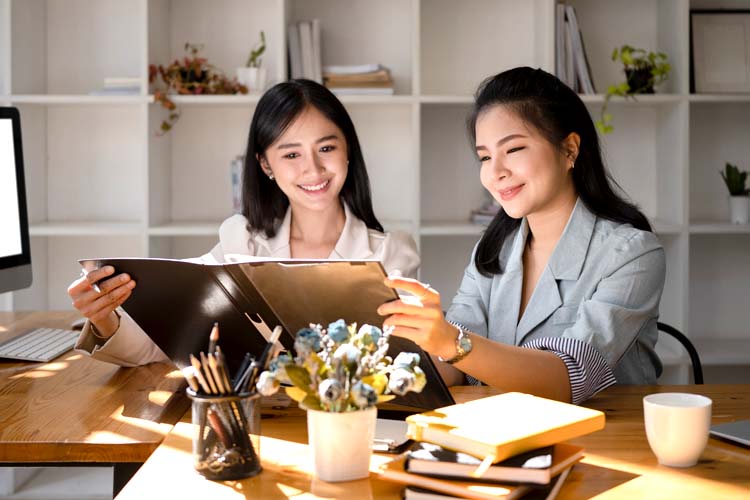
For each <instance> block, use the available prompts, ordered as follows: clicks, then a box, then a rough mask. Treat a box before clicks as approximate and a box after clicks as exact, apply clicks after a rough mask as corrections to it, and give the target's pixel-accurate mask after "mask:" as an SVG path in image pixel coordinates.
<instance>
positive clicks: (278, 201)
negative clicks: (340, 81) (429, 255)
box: [242, 80, 383, 238]
mask: <svg viewBox="0 0 750 500" xmlns="http://www.w3.org/2000/svg"><path fill="white" fill-rule="evenodd" d="M309 107H314V108H315V109H317V110H318V111H320V112H321V113H322V114H323V115H324V116H325V117H326V118H328V119H329V120H331V121H332V122H333V123H334V124H335V125H336V126H337V127H338V128H339V129H340V130H341V132H342V133H343V134H344V139H345V140H346V145H347V151H348V158H347V159H348V160H349V168H348V173H347V175H346V180H345V181H344V185H343V187H342V188H341V193H339V196H340V198H341V199H342V200H343V201H344V202H346V204H347V205H348V206H349V208H350V209H351V211H352V213H353V214H354V215H355V216H357V217H358V218H359V219H360V220H362V222H364V223H365V225H366V226H367V227H368V228H370V229H376V230H378V231H380V232H383V226H382V225H381V224H380V222H378V219H377V218H376V217H375V212H374V211H373V209H372V196H371V194H370V179H369V177H368V176H367V168H366V167H365V160H364V158H363V157H362V149H361V148H360V145H359V139H357V132H356V131H355V129H354V123H352V120H351V118H350V117H349V114H348V113H347V112H346V109H345V108H344V105H343V104H341V101H339V100H338V99H337V98H336V96H335V95H333V93H331V91H330V90H328V89H327V88H325V87H324V86H323V85H320V84H319V83H316V82H313V81H311V80H290V81H287V82H282V83H279V84H276V85H274V86H273V87H271V88H270V89H268V91H266V93H265V94H263V96H262V97H261V98H260V100H259V101H258V105H257V106H256V108H255V113H254V114H253V119H252V122H251V124H250V132H249V134H248V138H247V151H246V152H245V168H244V176H243V181H242V215H244V216H245V217H246V218H247V229H248V231H250V232H261V231H262V232H263V233H265V235H266V236H267V237H269V238H271V237H273V236H274V235H275V234H276V231H277V229H278V225H279V224H280V222H281V220H282V219H283V218H284V215H285V214H286V210H287V208H288V207H289V199H288V198H287V197H286V195H285V194H284V192H283V191H281V189H279V186H278V185H277V184H276V183H275V182H273V181H272V180H271V179H269V178H268V176H266V175H265V173H264V172H263V170H262V169H261V165H260V161H258V157H262V156H263V155H264V154H265V152H266V150H267V149H268V147H269V146H270V145H271V144H273V143H274V142H275V141H276V140H277V139H278V138H279V136H281V134H283V133H284V131H285V130H286V129H287V127H289V125H290V124H291V123H292V122H293V121H294V120H295V119H296V118H297V117H298V116H299V115H301V114H302V113H303V112H304V111H305V110H306V109H307V108H309Z"/></svg>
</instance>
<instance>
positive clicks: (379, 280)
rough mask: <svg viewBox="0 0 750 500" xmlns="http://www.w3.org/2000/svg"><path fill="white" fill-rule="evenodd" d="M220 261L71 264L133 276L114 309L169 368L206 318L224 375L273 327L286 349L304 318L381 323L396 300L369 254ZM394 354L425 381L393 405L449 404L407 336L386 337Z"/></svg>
mask: <svg viewBox="0 0 750 500" xmlns="http://www.w3.org/2000/svg"><path fill="white" fill-rule="evenodd" d="M227 258H228V260H230V262H226V263H204V262H201V261H195V260H193V261H188V260H173V259H156V258H112V259H108V258H107V259H105V258H99V259H82V260H80V261H79V263H80V264H81V266H82V267H83V268H84V270H85V271H91V270H93V269H96V268H100V267H102V266H105V265H110V266H112V267H114V268H115V271H116V272H117V273H127V274H129V275H130V276H131V277H132V278H133V279H134V280H135V282H136V283H138V286H137V287H136V288H135V289H134V290H133V293H132V295H131V296H130V297H129V298H128V300H126V301H125V303H123V305H122V307H123V309H124V310H125V311H126V312H127V313H128V314H129V315H130V316H131V317H132V318H133V320H134V321H135V322H136V323H137V324H138V325H139V326H140V327H141V328H142V329H143V331H144V332H145V333H146V335H148V336H149V337H150V338H151V340H152V341H153V342H154V343H155V344H156V345H157V346H158V347H159V348H160V349H161V350H162V351H163V352H164V354H166V355H167V356H168V357H169V358H170V359H171V360H172V361H173V362H174V363H175V364H176V365H177V366H179V367H182V366H189V365H190V355H191V354H197V353H199V352H200V351H205V348H206V342H207V338H206V337H207V334H208V332H209V331H210V330H211V325H213V324H214V322H218V323H219V327H220V329H221V342H222V344H221V345H222V348H224V353H225V356H226V360H227V366H228V367H229V369H230V371H232V372H234V371H235V370H236V369H237V367H238V366H239V365H240V363H241V362H242V359H243V358H244V355H245V353H248V352H249V353H250V354H252V355H254V356H256V357H258V356H260V354H261V353H262V352H263V350H264V349H265V346H266V343H267V339H268V338H269V337H270V335H271V332H272V329H273V328H274V327H276V326H277V325H280V326H281V327H282V328H283V329H284V333H283V334H282V336H281V338H280V342H281V343H282V344H283V345H284V347H286V349H287V350H290V351H291V350H292V349H293V346H294V338H295V335H296V333H297V331H299V330H300V329H301V328H304V327H308V326H309V325H310V323H319V324H323V325H327V324H329V323H331V322H333V321H336V320H338V319H340V318H343V319H344V320H345V321H346V322H347V323H353V322H356V323H357V324H359V325H363V324H370V325H382V323H383V317H382V316H380V315H379V314H378V313H377V309H378V307H379V306H380V305H382V304H383V303H385V302H388V301H391V300H395V299H397V298H398V295H397V294H396V292H395V291H394V290H393V289H391V288H388V287H387V286H386V285H385V283H383V281H384V279H385V276H386V275H385V271H384V269H383V266H382V264H381V263H380V262H378V261H375V260H325V261H317V260H302V259H287V260H276V259H262V258H257V257H248V256H242V255H236V256H235V255H229V256H227ZM402 351H406V352H414V353H417V354H419V356H420V363H419V366H420V368H422V370H423V371H424V372H425V375H426V377H427V385H426V387H425V388H424V389H423V390H422V392H420V393H415V392H410V393H407V394H406V395H404V396H399V397H397V398H395V399H394V400H393V403H394V404H397V405H401V406H404V407H408V408H411V409H417V411H421V410H419V409H422V410H423V409H426V408H437V407H439V406H444V405H446V404H452V403H453V401H454V400H453V397H452V396H451V394H450V391H449V390H448V388H447V386H446V385H445V382H443V379H442V378H441V377H440V374H439V373H438V372H437V368H436V367H435V365H434V364H433V363H432V360H431V359H430V356H428V355H427V354H426V353H425V352H424V351H422V350H421V349H420V348H419V346H417V345H416V344H414V343H413V342H411V341H409V340H407V339H404V338H402V337H396V336H392V337H391V338H390V344H389V355H391V356H392V357H394V358H395V357H396V355H397V354H398V353H399V352H402ZM412 411H413V410H412Z"/></svg>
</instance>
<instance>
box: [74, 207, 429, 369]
mask: <svg viewBox="0 0 750 500" xmlns="http://www.w3.org/2000/svg"><path fill="white" fill-rule="evenodd" d="M344 210H345V214H346V222H345V223H344V229H343V230H342V231H341V236H340V237H339V240H338V242H337V243H336V246H335V247H334V249H333V251H332V252H331V255H330V256H329V258H330V259H373V260H379V261H380V262H381V263H382V264H383V267H384V268H385V270H386V272H387V273H389V274H400V275H401V276H407V277H411V278H416V275H417V269H418V268H419V253H418V252H417V245H416V243H415V242H414V239H413V238H412V237H411V236H410V235H408V234H407V233H404V232H400V231H394V232H389V233H381V232H380V231H376V230H373V229H369V228H368V227H367V226H366V225H365V223H364V222H362V221H361V220H360V219H359V218H357V217H356V216H355V215H354V214H353V213H352V212H351V210H350V209H349V207H348V206H347V205H346V204H344ZM291 220H292V211H291V208H290V209H288V210H287V212H286V215H285V216H284V220H283V221H282V223H281V226H280V227H279V230H278V231H277V232H276V236H274V237H273V238H267V237H266V236H265V235H264V234H258V233H255V232H253V233H250V232H248V230H247V219H246V218H245V217H244V216H242V215H233V216H232V217H230V218H228V219H227V220H225V221H224V222H223V223H222V224H221V227H220V228H219V243H218V244H217V245H216V246H215V247H214V248H213V249H212V250H211V251H210V252H209V253H207V254H205V255H203V256H201V257H199V258H197V259H190V260H193V261H196V262H205V263H216V262H232V261H233V260H235V259H233V258H232V256H233V255H241V256H243V260H247V256H253V257H259V258H269V257H270V258H278V259H289V258H291V254H290V248H289V233H290V226H291ZM136 293H137V288H136ZM118 311H119V312H120V314H121V315H122V318H121V320H120V327H119V329H118V330H117V331H116V332H115V334H114V335H112V337H110V338H109V339H108V340H107V341H106V342H105V343H104V344H103V345H99V344H98V342H97V339H96V337H94V335H93V332H92V331H91V324H90V322H86V325H85V326H84V328H83V330H82V331H81V335H80V336H79V338H78V342H77V343H76V346H75V347H76V349H79V350H81V351H83V352H84V353H87V354H90V355H91V356H92V357H94V358H96V359H99V360H101V361H106V362H108V363H114V364H117V365H121V366H138V365H144V364H147V363H152V362H157V361H169V359H168V358H167V357H166V356H165V355H164V353H163V352H162V351H161V350H160V349H159V348H158V347H157V346H156V345H155V344H154V343H153V342H151V339H150V338H149V337H148V335H146V333H145V332H144V331H143V330H142V329H141V327H139V326H138V324H136V323H135V321H133V319H132V318H131V317H130V316H128V314H127V313H126V312H125V311H124V310H123V309H122V308H120V309H119V310H118Z"/></svg>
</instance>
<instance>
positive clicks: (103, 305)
mask: <svg viewBox="0 0 750 500" xmlns="http://www.w3.org/2000/svg"><path fill="white" fill-rule="evenodd" d="M114 272H115V268H114V267H112V266H104V267H102V268H99V269H94V270H93V271H90V272H89V273H88V274H86V275H85V276H81V277H80V278H78V279H77V280H75V281H74V282H73V283H71V284H70V286H69V287H68V295H69V296H70V298H71V299H72V301H73V307H75V308H76V309H77V310H78V312H80V313H81V314H82V315H84V316H85V317H86V318H88V319H89V321H91V323H93V325H94V326H95V327H96V331H97V333H98V334H99V336H101V337H104V338H107V337H111V336H112V335H114V333H115V332H116V331H117V328H118V327H119V326H120V320H119V318H118V317H117V315H116V314H115V313H114V311H115V309H116V308H118V307H119V306H120V305H121V304H122V303H123V302H125V301H126V300H128V297H130V293H131V292H132V291H133V288H135V281H133V280H132V279H130V276H128V275H127V274H125V273H122V274H118V275H117V276H114V277H111V278H107V276H111V275H112V274H114ZM94 283H96V284H98V288H99V291H96V290H95V289H94V287H93V284H94Z"/></svg>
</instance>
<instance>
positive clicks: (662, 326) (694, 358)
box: [656, 322, 703, 384]
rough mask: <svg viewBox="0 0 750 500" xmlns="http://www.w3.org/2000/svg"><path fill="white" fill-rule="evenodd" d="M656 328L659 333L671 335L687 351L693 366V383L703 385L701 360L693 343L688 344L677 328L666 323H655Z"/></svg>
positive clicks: (688, 341) (688, 340)
mask: <svg viewBox="0 0 750 500" xmlns="http://www.w3.org/2000/svg"><path fill="white" fill-rule="evenodd" d="M656 328H658V329H659V331H660V332H664V333H666V334H668V335H671V336H672V337H673V338H675V339H677V341H678V342H679V343H680V344H682V346H683V347H684V348H685V350H687V352H688V355H689V356H690V362H691V364H692V365H693V382H694V383H695V384H703V365H701V358H700V356H698V351H697V350H696V349H695V346H694V345H693V343H692V342H690V339H689V338H687V337H686V336H685V335H684V334H683V333H682V332H681V331H679V330H678V329H677V328H675V327H673V326H670V325H668V324H666V323H661V322H658V323H656Z"/></svg>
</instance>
